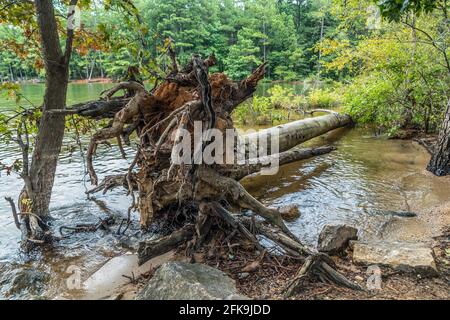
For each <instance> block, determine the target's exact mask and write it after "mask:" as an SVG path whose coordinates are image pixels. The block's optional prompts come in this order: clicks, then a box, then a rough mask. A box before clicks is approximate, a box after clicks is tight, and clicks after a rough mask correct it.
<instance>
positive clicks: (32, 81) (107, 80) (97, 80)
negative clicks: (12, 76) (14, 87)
mask: <svg viewBox="0 0 450 320" xmlns="http://www.w3.org/2000/svg"><path fill="white" fill-rule="evenodd" d="M112 82H114V81H113V79H111V78H92V79H72V80H69V83H77V84H84V83H112ZM1 83H3V82H1ZM14 83H17V84H43V83H45V80H44V79H30V80H23V81H14Z"/></svg>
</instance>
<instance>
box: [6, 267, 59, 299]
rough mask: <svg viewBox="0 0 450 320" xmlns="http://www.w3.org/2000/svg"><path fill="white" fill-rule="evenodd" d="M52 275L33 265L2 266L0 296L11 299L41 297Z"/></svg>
mask: <svg viewBox="0 0 450 320" xmlns="http://www.w3.org/2000/svg"><path fill="white" fill-rule="evenodd" d="M49 280H50V275H49V274H48V273H46V272H44V271H41V270H38V269H35V268H33V267H21V266H16V267H14V265H9V266H2V267H1V268H0V288H1V290H0V291H1V292H0V296H4V297H7V298H9V299H30V298H33V299H39V298H44V297H43V296H42V294H43V292H44V291H45V288H46V285H47V283H48V282H49Z"/></svg>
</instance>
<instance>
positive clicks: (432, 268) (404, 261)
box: [353, 241, 438, 276]
mask: <svg viewBox="0 0 450 320" xmlns="http://www.w3.org/2000/svg"><path fill="white" fill-rule="evenodd" d="M353 262H354V263H356V264H364V265H372V264H378V265H383V266H388V267H391V268H393V269H397V270H401V271H405V272H413V273H419V274H422V275H425V276H436V275H438V271H437V268H436V263H435V261H434V256H433V251H432V249H431V247H430V246H427V245H426V244H422V243H410V242H382V241H373V242H370V243H364V242H355V244H354V248H353Z"/></svg>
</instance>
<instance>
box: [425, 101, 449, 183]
mask: <svg viewBox="0 0 450 320" xmlns="http://www.w3.org/2000/svg"><path fill="white" fill-rule="evenodd" d="M427 170H428V171H430V172H432V173H433V174H435V175H437V176H446V175H449V174H450V100H449V101H448V103H447V110H446V112H445V116H444V121H443V122H442V127H441V130H440V132H439V138H438V141H437V143H436V147H435V149H434V153H433V156H432V157H431V160H430V163H429V164H428V166H427Z"/></svg>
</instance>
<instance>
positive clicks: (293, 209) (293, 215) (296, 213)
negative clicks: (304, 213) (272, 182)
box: [279, 204, 300, 221]
mask: <svg viewBox="0 0 450 320" xmlns="http://www.w3.org/2000/svg"><path fill="white" fill-rule="evenodd" d="M279 211H280V213H281V217H282V218H283V219H284V220H287V221H291V220H295V219H297V218H298V217H300V210H298V207H297V206H295V205H293V204H292V205H288V206H285V207H282V208H280V209H279Z"/></svg>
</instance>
